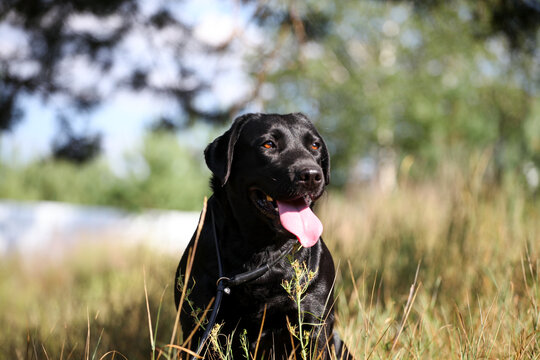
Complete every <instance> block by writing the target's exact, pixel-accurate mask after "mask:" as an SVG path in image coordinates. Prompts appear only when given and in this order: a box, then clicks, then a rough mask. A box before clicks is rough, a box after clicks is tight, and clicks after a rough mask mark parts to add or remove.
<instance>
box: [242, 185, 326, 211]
mask: <svg viewBox="0 0 540 360" xmlns="http://www.w3.org/2000/svg"><path fill="white" fill-rule="evenodd" d="M249 197H250V198H251V201H252V202H253V204H255V207H256V208H257V209H258V210H259V211H260V212H261V213H263V214H264V215H266V216H268V217H271V218H275V217H278V216H279V203H288V204H291V205H294V206H296V207H309V206H311V204H312V203H313V202H314V201H315V200H316V199H314V198H313V197H312V195H309V194H305V195H303V196H298V197H296V198H292V199H287V200H281V201H278V200H276V199H274V198H273V197H271V196H270V195H268V194H267V193H265V192H264V191H262V190H260V189H258V188H251V189H250V190H249Z"/></svg>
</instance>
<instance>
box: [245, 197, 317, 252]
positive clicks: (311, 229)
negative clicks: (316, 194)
mask: <svg viewBox="0 0 540 360" xmlns="http://www.w3.org/2000/svg"><path fill="white" fill-rule="evenodd" d="M249 196H250V198H251V201H252V202H253V204H254V205H255V207H256V208H257V210H258V211H260V212H261V213H262V214H263V215H265V216H267V217H268V218H270V219H272V220H277V219H279V223H280V224H281V226H283V227H284V228H285V229H286V230H288V231H289V232H291V233H292V234H294V235H295V236H296V237H297V238H298V240H299V241H300V243H301V244H302V245H303V246H304V247H310V246H313V245H314V244H316V243H317V241H318V239H319V237H320V236H321V233H322V230H323V227H322V223H321V221H320V220H319V219H318V218H317V216H315V214H313V212H312V211H311V209H310V205H311V204H312V203H313V201H314V199H313V198H312V196H311V195H309V194H306V195H303V196H299V197H297V198H293V199H288V200H275V199H274V198H273V197H271V196H270V195H268V194H266V193H264V192H263V191H262V190H260V189H257V188H251V189H250V191H249Z"/></svg>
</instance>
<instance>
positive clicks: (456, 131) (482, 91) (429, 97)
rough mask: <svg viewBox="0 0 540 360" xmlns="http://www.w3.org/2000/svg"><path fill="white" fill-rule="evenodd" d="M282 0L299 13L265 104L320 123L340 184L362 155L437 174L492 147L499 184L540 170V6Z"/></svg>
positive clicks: (284, 39) (280, 37)
mask: <svg viewBox="0 0 540 360" xmlns="http://www.w3.org/2000/svg"><path fill="white" fill-rule="evenodd" d="M280 4H282V3H281V2H280ZM273 5H274V3H270V4H268V3H267V7H268V8H271V9H273V11H274V12H275V13H277V14H281V12H283V11H285V12H286V13H288V14H290V15H289V16H285V15H280V18H279V19H280V21H279V24H280V26H281V30H280V31H278V32H275V38H274V41H273V43H274V50H271V49H267V50H266V52H265V53H264V55H262V56H261V58H262V59H263V60H261V61H264V60H266V61H268V60H267V59H268V54H275V53H277V54H278V55H275V56H274V57H273V58H272V59H271V63H270V64H267V65H266V67H267V68H270V69H272V70H271V71H269V72H268V73H267V74H266V76H265V83H264V84H262V85H261V88H264V89H266V93H267V94H269V95H267V96H266V97H264V96H263V101H265V106H266V107H267V108H268V109H271V110H273V111H292V110H298V109H302V110H303V111H306V112H308V113H309V114H311V115H313V116H314V117H315V118H317V119H319V120H318V121H319V124H320V126H321V128H322V130H323V132H324V133H325V134H327V135H328V140H329V145H330V147H331V149H332V152H333V154H334V157H333V165H334V169H336V170H337V171H335V172H334V173H335V174H336V176H335V177H334V180H335V183H338V184H342V183H343V182H345V181H346V179H347V177H348V176H349V175H350V170H351V169H354V168H355V164H356V163H357V162H358V161H359V159H360V158H361V157H363V156H370V157H372V158H375V159H377V158H379V157H380V156H382V157H387V156H388V155H389V154H393V155H394V156H395V157H397V161H399V159H400V157H404V156H406V155H410V156H412V158H413V159H415V160H416V163H423V164H424V165H425V166H427V168H429V167H430V166H436V165H437V162H438V161H441V160H443V159H444V158H445V156H446V157H448V156H453V155H457V154H460V155H458V156H460V157H461V158H464V159H465V160H466V159H467V157H468V156H469V155H472V154H474V153H475V152H482V151H485V150H486V149H487V150H489V152H490V153H492V157H491V158H492V159H493V161H492V162H491V163H492V165H493V169H494V172H493V173H494V175H495V176H494V178H495V179H498V180H501V176H500V174H502V173H503V172H504V171H505V170H511V171H516V170H517V171H521V169H522V167H523V166H524V164H526V163H528V162H530V161H536V164H537V166H539V165H540V164H539V163H538V162H537V161H538V160H537V159H538V153H540V148H539V147H538V136H532V137H533V138H534V141H532V140H531V139H529V138H528V137H529V136H528V135H527V132H526V131H525V129H526V128H532V127H534V128H536V127H537V125H531V124H530V123H531V122H535V123H537V122H538V121H540V120H538V119H539V117H540V114H539V113H538V110H537V109H538V106H535V104H537V103H538V96H537V93H538V81H539V79H540V73H539V70H540V66H539V65H540V61H539V60H540V58H539V54H538V50H537V47H536V44H537V41H538V34H539V32H538V29H539V26H540V7H539V6H538V3H537V2H535V1H504V0H501V1H496V0H494V1H490V0H484V1H473V0H470V1H466V0H461V1H436V0H433V1H426V2H423V1H413V0H410V1H407V0H403V1H379V2H376V1H371V2H354V3H353V2H340V3H336V2H333V1H308V2H304V3H302V4H300V3H296V2H294V3H293V2H290V3H288V5H287V6H288V7H285V9H283V8H282V9H281V10H279V11H278V10H276V9H278V8H279V7H278V6H276V7H274V6H273ZM282 7H283V5H282ZM311 14H317V16H313V17H311ZM319 14H325V15H324V16H321V15H319ZM500 14H505V16H508V19H505V20H504V21H502V20H501V19H500V16H501V15H500ZM264 19H272V17H271V16H269V15H268V14H265V16H264ZM289 19H293V20H294V19H296V20H294V21H293V20H291V21H289ZM320 19H331V21H329V22H325V24H324V26H323V27H322V28H323V29H324V33H323V34H319V36H317V37H313V38H308V37H306V36H305V34H306V31H305V29H307V28H308V27H309V24H310V21H312V20H313V21H314V22H315V23H317V22H319V21H320ZM509 19H511V20H509ZM295 21H297V23H295ZM506 22H507V23H506ZM268 23H269V22H268V21H267V20H266V24H268ZM510 23H512V24H513V26H510V25H509V24H510ZM270 24H272V23H271V22H270ZM263 25H264V24H263ZM302 29H304V30H302ZM275 49H278V50H275ZM285 49H286V51H285ZM259 63H260V62H259ZM254 64H258V63H257V61H254ZM255 68H257V67H255ZM255 71H256V70H255ZM263 95H264V94H263ZM535 109H536V110H535ZM534 144H536V145H534ZM452 154H453V155H452ZM379 160H380V159H379ZM383 160H384V159H383ZM425 166H424V168H426V167H425Z"/></svg>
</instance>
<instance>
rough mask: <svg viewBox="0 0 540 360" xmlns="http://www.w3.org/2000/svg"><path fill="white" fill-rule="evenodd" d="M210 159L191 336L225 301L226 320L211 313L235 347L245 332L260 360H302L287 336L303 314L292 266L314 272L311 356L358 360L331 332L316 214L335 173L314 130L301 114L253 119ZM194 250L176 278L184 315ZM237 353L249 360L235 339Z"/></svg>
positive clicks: (309, 294) (325, 257)
mask: <svg viewBox="0 0 540 360" xmlns="http://www.w3.org/2000/svg"><path fill="white" fill-rule="evenodd" d="M204 154H205V159H206V163H207V165H208V167H209V168H210V170H211V171H212V173H213V177H212V180H211V185H212V189H213V191H214V193H213V196H212V197H210V199H209V200H208V210H207V212H206V217H205V221H204V225H203V228H202V231H201V234H200V238H199V240H198V245H197V247H196V249H195V257H194V262H193V268H192V270H191V276H190V277H189V280H188V284H186V286H187V289H188V295H187V300H186V301H184V303H183V305H182V313H181V325H182V330H183V333H184V337H187V336H188V335H189V334H190V333H191V332H192V331H193V329H195V328H196V327H197V326H198V324H197V323H198V320H197V318H198V317H199V318H200V317H201V316H202V310H204V309H205V308H207V306H208V305H209V303H210V302H211V301H212V299H213V298H214V297H215V302H214V304H213V307H214V308H216V307H219V304H218V302H220V300H221V298H222V299H223V300H222V301H221V306H220V307H219V311H214V313H213V314H214V316H216V323H217V324H221V323H224V327H223V328H222V329H221V332H222V333H225V334H231V333H233V332H234V333H235V334H236V335H235V336H234V338H236V339H237V338H239V334H240V333H241V332H242V331H244V329H245V330H246V334H247V338H248V346H249V351H250V352H251V354H253V352H254V351H255V348H256V347H258V356H257V357H258V358H260V356H264V358H275V359H286V358H287V357H288V356H289V355H291V354H292V353H293V352H294V351H296V352H297V355H298V356H297V358H298V359H300V351H301V349H300V346H299V345H298V342H297V341H296V342H295V343H294V344H293V342H292V337H291V333H290V332H291V331H298V328H299V327H298V325H299V324H298V307H297V304H296V303H295V302H294V301H293V300H292V299H291V298H290V297H289V295H288V294H287V292H286V291H285V290H284V288H283V286H282V284H283V281H284V280H290V279H291V278H293V274H294V271H293V268H292V266H291V262H292V261H293V260H292V259H293V258H294V259H295V260H298V261H299V263H305V264H306V265H307V268H308V269H309V270H311V271H314V272H316V274H315V276H314V278H313V279H312V280H311V282H310V284H309V287H308V288H307V291H306V293H305V294H304V295H303V296H304V298H303V300H302V302H301V305H300V309H301V310H302V314H303V315H302V316H303V317H304V318H303V321H302V322H303V326H304V327H303V330H304V331H306V330H307V331H309V332H310V333H309V343H310V344H311V345H310V350H309V351H311V352H312V354H316V355H317V356H318V355H322V357H321V358H322V359H329V358H330V355H331V354H333V351H335V354H336V355H337V357H338V358H352V357H351V356H350V354H349V352H348V351H347V349H346V347H345V346H344V345H342V342H341V341H340V340H339V337H337V335H336V334H334V333H333V326H334V311H333V308H332V306H333V284H334V277H335V270H334V264H333V260H332V256H331V255H330V252H329V251H328V248H327V247H326V245H325V244H324V242H323V241H322V239H321V238H320V234H321V232H322V225H321V223H320V221H319V219H318V218H317V217H316V216H315V215H314V214H313V212H312V211H311V207H312V206H313V203H314V201H315V200H317V199H318V198H319V197H320V196H321V195H322V193H323V191H324V187H325V185H327V184H328V182H329V171H330V160H329V156H328V150H327V148H326V145H325V143H324V141H323V139H322V138H321V136H320V135H319V133H318V132H317V130H316V129H315V127H314V126H313V125H312V123H311V122H310V121H309V120H308V118H307V117H306V116H305V115H303V114H300V113H296V114H288V115H277V114H247V115H243V116H241V117H239V118H237V119H236V120H235V121H234V123H233V125H232V126H231V128H230V129H229V130H228V131H227V132H225V133H224V134H223V135H222V136H220V137H218V138H217V139H216V140H214V141H213V142H212V143H211V144H210V145H208V147H207V148H206V150H205V152H204ZM194 241H195V235H194V236H193V238H192V240H191V242H190V244H189V246H188V250H186V252H185V253H184V255H183V256H182V259H181V261H180V264H179V265H178V270H177V272H176V279H175V280H176V281H177V283H176V284H177V286H176V287H175V300H176V305H177V307H178V304H179V301H180V297H181V292H182V287H183V283H184V278H183V274H184V272H185V270H186V266H187V263H188V254H189V253H190V251H189V249H190V248H191V249H193V247H194ZM299 244H301V245H302V246H299ZM293 246H294V249H293ZM191 251H193V250H191ZM267 265H268V266H267ZM235 276H236V277H235ZM303 281H304V282H305V281H306V280H305V278H304V279H303ZM217 288H219V290H220V291H218V292H216V290H217ZM223 292H225V295H223ZM216 294H219V295H216ZM197 309H199V311H198V312H197ZM210 313H212V310H211V309H210V312H209V314H210ZM263 314H265V320H264V324H263V328H262V331H261V323H262V321H263ZM209 317H210V318H211V315H207V316H206V319H208V318H209ZM288 323H290V325H291V326H292V327H294V326H296V330H294V329H293V330H291V329H290V328H288ZM205 326H206V327H207V328H208V327H211V326H212V324H208V323H207V324H206V325H205V324H204V322H203V325H202V326H199V327H198V329H197V331H196V332H195V336H194V337H193V339H192V344H193V347H194V348H196V347H197V345H198V343H200V342H201V341H202V340H204V339H202V338H203V332H204V329H203V327H205ZM259 332H261V334H260V338H259V339H258V337H259ZM232 351H233V355H234V358H235V359H240V358H243V355H242V354H244V353H243V351H242V350H241V347H240V342H239V341H238V340H234V341H233V344H232ZM317 356H315V357H317Z"/></svg>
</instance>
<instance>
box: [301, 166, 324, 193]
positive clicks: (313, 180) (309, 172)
mask: <svg viewBox="0 0 540 360" xmlns="http://www.w3.org/2000/svg"><path fill="white" fill-rule="evenodd" d="M322 178H323V175H322V171H321V170H318V169H314V168H306V169H303V170H301V171H300V173H299V174H298V182H299V183H300V184H302V185H304V186H305V187H306V188H308V189H315V188H317V187H318V186H320V185H321V183H322Z"/></svg>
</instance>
